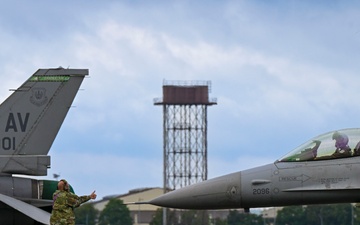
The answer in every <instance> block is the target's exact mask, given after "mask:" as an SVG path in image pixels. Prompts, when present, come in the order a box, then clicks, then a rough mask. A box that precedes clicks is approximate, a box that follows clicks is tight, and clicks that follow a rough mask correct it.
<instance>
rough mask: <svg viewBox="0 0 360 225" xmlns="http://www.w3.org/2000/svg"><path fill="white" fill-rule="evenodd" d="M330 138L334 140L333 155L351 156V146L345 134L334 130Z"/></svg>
mask: <svg viewBox="0 0 360 225" xmlns="http://www.w3.org/2000/svg"><path fill="white" fill-rule="evenodd" d="M332 139H333V140H335V147H336V150H335V152H334V154H333V156H334V157H348V156H351V148H350V147H349V146H348V143H349V138H348V136H347V135H346V134H344V133H340V132H338V131H335V132H334V134H333V136H332Z"/></svg>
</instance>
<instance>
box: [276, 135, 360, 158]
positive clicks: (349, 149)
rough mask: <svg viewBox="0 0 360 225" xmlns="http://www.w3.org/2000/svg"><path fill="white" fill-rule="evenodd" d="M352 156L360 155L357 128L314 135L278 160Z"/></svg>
mask: <svg viewBox="0 0 360 225" xmlns="http://www.w3.org/2000/svg"><path fill="white" fill-rule="evenodd" d="M352 156H360V129H359V128H352V129H343V130H338V131H332V132H328V133H325V134H322V135H319V136H317V137H314V138H312V139H310V140H309V141H307V142H305V143H304V144H302V145H300V146H299V147H297V148H295V149H294V150H293V151H291V152H289V153H288V154H287V155H285V156H284V157H282V158H281V159H279V160H278V161H279V162H299V161H312V160H331V159H337V158H342V157H352Z"/></svg>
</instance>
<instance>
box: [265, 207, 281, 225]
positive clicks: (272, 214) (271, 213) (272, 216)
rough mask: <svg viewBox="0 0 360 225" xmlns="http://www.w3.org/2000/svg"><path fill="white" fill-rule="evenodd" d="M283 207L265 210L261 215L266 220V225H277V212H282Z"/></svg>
mask: <svg viewBox="0 0 360 225" xmlns="http://www.w3.org/2000/svg"><path fill="white" fill-rule="evenodd" d="M282 208H283V207H272V208H265V209H264V210H263V211H262V212H261V215H262V217H263V219H264V224H269V225H273V224H276V216H277V212H278V211H279V210H281V209H282Z"/></svg>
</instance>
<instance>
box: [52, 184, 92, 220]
mask: <svg viewBox="0 0 360 225" xmlns="http://www.w3.org/2000/svg"><path fill="white" fill-rule="evenodd" d="M53 199H54V202H53V210H52V212H51V217H50V224H51V225H75V214H74V208H76V207H79V206H80V205H81V204H82V203H84V202H87V201H89V200H90V196H89V195H84V196H80V197H79V196H77V195H75V194H73V193H71V192H69V191H63V190H61V191H60V190H57V191H55V193H54V194H53Z"/></svg>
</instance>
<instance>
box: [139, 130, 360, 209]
mask: <svg viewBox="0 0 360 225" xmlns="http://www.w3.org/2000/svg"><path fill="white" fill-rule="evenodd" d="M335 132H340V133H343V134H345V135H347V137H348V138H349V140H348V143H347V147H348V148H349V149H351V154H350V155H346V157H345V155H343V154H344V153H343V151H341V150H339V152H341V153H335V152H337V151H338V150H335V149H336V147H334V142H335V141H334V140H333V138H332V137H334V134H335ZM359 141H360V129H357V128H356V129H344V130H339V131H333V132H328V133H326V134H323V135H319V136H318V137H315V138H313V139H311V140H309V141H308V142H305V143H304V144H303V145H300V146H299V147H298V148H296V149H294V150H293V151H291V152H290V153H289V154H287V155H286V156H284V157H282V158H281V159H279V160H277V161H276V162H274V163H272V164H268V165H264V166H260V167H256V168H252V169H248V170H244V171H240V172H236V173H232V174H229V175H224V176H221V177H218V178H213V179H210V180H207V181H203V182H200V183H197V184H194V185H191V186H187V187H184V188H181V189H178V190H174V191H171V192H169V193H166V194H164V195H162V196H160V197H158V198H155V199H153V200H151V201H149V202H139V204H144V203H147V204H154V205H158V206H163V207H169V208H180V209H231V208H244V209H247V210H248V209H249V208H256V207H272V206H288V205H308V204H326V203H353V202H359V201H360V173H359V172H360V157H359V154H358V153H357V151H356V150H357V148H358V147H359V144H358V143H359ZM316 143H318V144H316ZM319 143H320V144H319Z"/></svg>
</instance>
